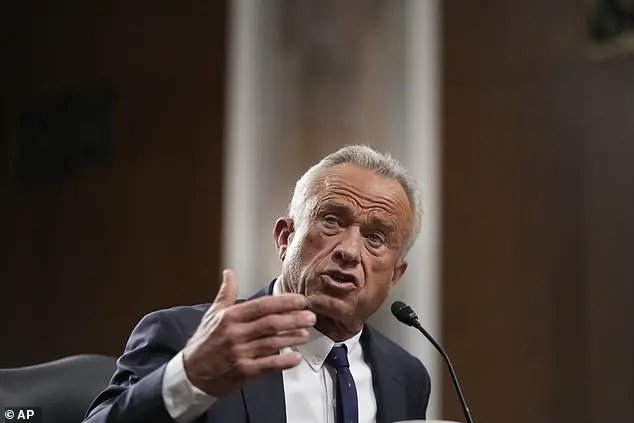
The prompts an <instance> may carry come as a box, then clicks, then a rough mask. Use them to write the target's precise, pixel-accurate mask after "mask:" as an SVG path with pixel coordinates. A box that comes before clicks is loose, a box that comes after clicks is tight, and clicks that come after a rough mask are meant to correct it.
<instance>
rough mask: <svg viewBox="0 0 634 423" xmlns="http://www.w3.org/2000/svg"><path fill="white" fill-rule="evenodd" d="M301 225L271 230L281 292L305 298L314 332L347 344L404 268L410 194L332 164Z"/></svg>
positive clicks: (287, 224) (384, 180)
mask: <svg viewBox="0 0 634 423" xmlns="http://www.w3.org/2000/svg"><path fill="white" fill-rule="evenodd" d="M298 220H299V221H297V222H293V221H292V220H290V219H288V218H284V219H280V220H278V221H277V223H276V226H275V231H274V235H275V240H276V245H277V248H278V253H279V256H280V258H281V260H282V274H281V281H282V284H283V287H284V289H285V291H287V292H296V293H301V294H304V295H305V296H306V298H307V302H308V304H309V308H310V309H312V310H313V311H314V312H315V313H316V314H317V315H318V322H317V325H318V329H320V330H322V332H328V333H327V334H328V335H329V336H330V337H331V338H333V339H335V340H337V339H336V338H343V339H345V338H346V337H349V336H351V335H352V334H354V333H356V332H358V331H359V330H360V329H361V328H362V327H363V324H364V323H365V321H366V320H367V319H368V318H369V317H370V316H371V315H372V314H373V313H374V312H375V311H376V310H377V309H378V308H379V307H380V306H381V304H382V303H383V301H384V300H385V298H386V297H387V295H388V294H389V291H390V289H391V288H392V287H393V286H394V285H395V284H396V283H397V282H398V281H399V280H400V279H401V277H402V276H403V273H404V272H405V270H406V268H407V264H406V263H405V262H404V261H403V260H402V259H401V253H402V251H403V247H404V245H405V242H406V237H407V234H408V233H409V230H410V229H411V225H412V224H413V221H412V210H411V208H410V205H409V201H408V198H407V195H406V194H405V191H404V190H403V188H402V187H401V185H400V184H399V183H398V182H397V181H394V180H392V179H389V178H386V177H382V176H378V175H376V174H374V173H373V172H370V171H366V170H362V169H360V168H358V167H356V166H353V165H349V164H344V165H337V166H334V167H331V168H329V169H327V170H326V171H324V172H323V173H322V174H321V175H320V177H319V178H318V179H317V181H316V183H315V185H314V187H313V191H312V197H311V199H310V201H308V204H307V205H306V211H305V213H304V216H303V217H302V218H301V219H298ZM320 326H321V327H320Z"/></svg>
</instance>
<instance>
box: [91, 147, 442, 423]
mask: <svg viewBox="0 0 634 423" xmlns="http://www.w3.org/2000/svg"><path fill="white" fill-rule="evenodd" d="M421 215H422V213H421V194H420V192H419V190H418V188H417V186H416V183H415V182H414V180H413V179H412V178H411V177H410V176H409V175H408V174H407V172H406V171H405V169H404V168H403V167H402V166H401V165H400V164H399V163H398V162H397V161H395V160H394V159H392V158H391V157H389V156H386V155H382V154H380V153H377V152H376V151H374V150H372V149H370V148H369V147H366V146H347V147H344V148H342V149H340V150H339V151H337V152H335V153H333V154H331V155H329V156H327V157H325V158H324V159H323V160H321V161H320V162H319V163H318V164H316V165H315V166H313V167H312V168H310V169H309V170H308V171H307V172H306V173H305V174H304V175H303V176H302V177H301V178H300V179H299V181H298V182H297V184H296V187H295V191H294V193H293V198H292V200H291V203H290V207H289V210H288V216H287V217H283V218H280V219H279V220H278V221H277V222H276V223H275V226H274V229H273V235H274V240H275V245H276V247H277V254H278V256H279V258H280V261H281V263H282V264H281V273H280V275H279V277H278V278H277V279H275V280H274V281H272V282H271V283H270V284H269V285H268V286H267V287H265V288H264V289H262V290H261V291H260V292H258V293H256V294H255V295H253V296H252V297H250V298H249V299H247V300H246V301H245V300H238V299H237V298H236V297H237V292H238V281H237V280H236V277H235V275H234V273H233V272H232V271H230V270H225V271H224V272H223V280H222V285H221V286H220V290H219V292H218V294H217V296H216V298H215V300H214V302H213V303H212V304H204V305H196V306H188V307H175V308H171V309H168V310H160V311H156V312H154V313H151V314H149V315H147V316H145V317H144V318H143V319H142V320H141V321H140V322H139V323H138V325H137V326H136V328H135V329H134V331H133V332H132V334H131V335H130V339H129V341H128V343H127V345H126V349H125V352H124V354H123V355H122V356H121V357H120V358H119V361H118V364H117V366H118V367H117V370H116V372H115V374H114V376H113V377H112V380H111V384H110V386H109V387H108V388H107V389H106V390H105V391H104V392H102V393H101V394H100V395H99V396H98V397H97V398H96V399H95V401H94V402H93V404H92V405H91V407H90V409H89V410H88V414H87V417H86V420H85V421H86V422H91V423H97V422H104V423H105V422H111V423H115V422H149V423H161V422H174V421H176V422H178V423H190V422H208V423H242V422H244V423H246V422H250V423H271V422H288V423H300V422H301V423H313V422H314V423H317V422H320V423H370V422H394V421H399V420H406V419H423V418H425V411H426V408H427V403H428V400H429V395H430V389H431V388H430V379H429V375H428V373H427V371H426V369H425V367H424V366H423V365H422V364H421V362H420V361H419V360H418V359H416V358H415V357H413V356H412V355H410V354H409V353H407V352H406V351H405V350H403V349H402V348H401V347H399V346H398V345H396V344H395V343H393V342H392V341H390V340H388V339H387V338H386V337H384V336H383V335H381V334H380V333H379V332H377V331H376V330H375V329H373V328H371V327H370V326H368V325H367V324H366V321H367V319H368V318H369V317H370V316H371V315H372V314H373V313H374V312H375V311H376V310H377V309H378V308H379V307H380V306H381V304H382V303H383V302H384V300H385V299H386V298H387V296H388V293H389V292H390V290H391V289H392V287H394V285H395V284H396V283H397V282H398V281H399V280H400V279H401V277H402V276H403V274H404V273H405V270H406V269H407V263H406V262H405V259H404V258H405V255H406V253H407V251H408V250H409V248H410V247H411V245H412V244H413V243H414V241H415V239H416V237H417V235H418V233H419V231H420V224H421Z"/></svg>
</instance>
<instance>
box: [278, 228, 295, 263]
mask: <svg viewBox="0 0 634 423" xmlns="http://www.w3.org/2000/svg"><path fill="white" fill-rule="evenodd" d="M294 233H295V224H294V222H293V219H291V218H289V217H282V218H279V219H277V222H275V227H274V228H273V238H274V239H275V247H276V248H277V255H278V256H279V258H280V260H282V261H284V258H285V257H286V251H287V250H288V245H289V244H290V243H291V241H292V240H293V234H294Z"/></svg>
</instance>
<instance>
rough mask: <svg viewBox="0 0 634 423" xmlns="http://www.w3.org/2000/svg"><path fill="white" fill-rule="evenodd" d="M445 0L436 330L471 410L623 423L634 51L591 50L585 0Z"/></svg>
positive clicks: (631, 272) (447, 391) (627, 400)
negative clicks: (439, 327)
mask: <svg viewBox="0 0 634 423" xmlns="http://www.w3.org/2000/svg"><path fill="white" fill-rule="evenodd" d="M442 3H443V9H444V10H443V35H442V36H443V66H444V69H443V79H444V82H443V140H444V152H443V154H444V159H443V166H444V170H443V177H444V189H443V192H444V204H443V210H444V214H443V218H444V226H443V231H444V241H443V242H444V251H443V256H444V258H443V276H444V277H443V290H444V300H443V310H444V311H443V317H444V322H445V323H444V329H443V334H444V340H445V344H446V348H447V350H448V351H449V352H450V353H451V354H452V356H453V359H454V361H455V363H454V364H455V366H456V368H457V369H458V370H459V372H460V377H461V379H462V382H463V385H464V386H463V388H464V391H465V393H466V395H467V397H468V400H469V402H470V405H471V408H472V411H473V413H474V417H475V420H476V421H480V422H487V423H496V422H500V423H501V422H511V421H512V422H514V423H524V422H525V423H529V422H531V423H533V422H553V423H554V422H593V423H594V422H607V421H634V408H632V406H631V401H632V398H634V361H633V360H632V357H634V167H633V166H632V163H633V160H634V142H633V141H634V52H633V53H632V54H630V55H626V56H622V57H616V58H612V59H610V60H607V61H602V62H597V61H593V60H591V59H590V58H589V57H587V56H586V55H585V44H584V43H585V39H584V37H585V28H584V23H585V22H584V20H585V16H584V10H583V2H576V1H565V2H552V1H546V0H537V1H531V2H507V1H501V0H488V1H485V2H469V1H460V0H449V1H444V2H442ZM443 402H444V409H445V412H446V417H448V418H450V419H454V420H460V421H463V418H462V417H461V414H460V410H459V406H458V403H457V401H456V399H455V396H454V394H453V392H452V388H451V386H450V384H449V379H446V380H445V381H444V401H443Z"/></svg>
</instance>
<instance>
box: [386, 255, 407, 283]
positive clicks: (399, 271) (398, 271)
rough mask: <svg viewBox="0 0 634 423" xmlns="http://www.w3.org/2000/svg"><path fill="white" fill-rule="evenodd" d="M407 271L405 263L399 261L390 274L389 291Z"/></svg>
mask: <svg viewBox="0 0 634 423" xmlns="http://www.w3.org/2000/svg"><path fill="white" fill-rule="evenodd" d="M406 270H407V262H406V261H405V260H401V259H399V261H398V263H397V264H396V267H395V268H394V273H393V274H392V280H391V281H390V289H392V288H394V286H395V285H396V283H397V282H398V281H400V280H401V278H402V277H403V275H404V274H405V271H406Z"/></svg>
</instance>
